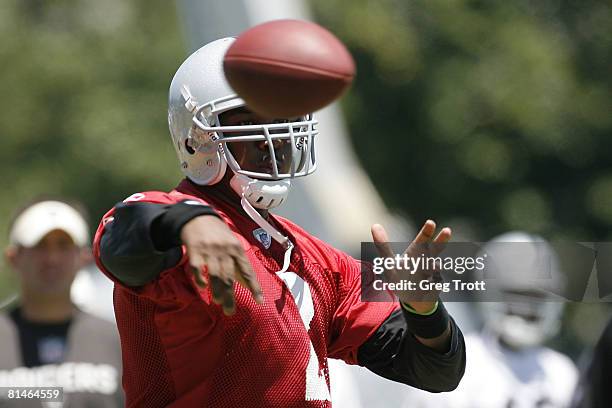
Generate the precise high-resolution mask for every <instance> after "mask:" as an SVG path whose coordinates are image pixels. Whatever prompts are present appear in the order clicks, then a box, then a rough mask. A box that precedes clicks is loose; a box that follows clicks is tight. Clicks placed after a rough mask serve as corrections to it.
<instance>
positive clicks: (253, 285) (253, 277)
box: [234, 253, 263, 304]
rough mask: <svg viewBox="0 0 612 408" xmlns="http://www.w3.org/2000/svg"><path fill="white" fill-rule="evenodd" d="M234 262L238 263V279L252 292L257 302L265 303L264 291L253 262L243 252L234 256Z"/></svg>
mask: <svg viewBox="0 0 612 408" xmlns="http://www.w3.org/2000/svg"><path fill="white" fill-rule="evenodd" d="M234 262H235V263H236V269H237V270H236V280H237V281H239V282H240V284H242V285H243V286H244V287H245V288H247V289H248V290H249V291H250V292H251V294H252V295H253V298H254V299H255V302H257V303H259V304H261V303H263V292H262V290H261V285H259V281H258V280H257V274H255V271H253V268H252V267H251V263H250V262H249V260H248V259H247V257H246V255H244V253H241V254H238V255H236V256H234Z"/></svg>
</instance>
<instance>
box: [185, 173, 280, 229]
mask: <svg viewBox="0 0 612 408" xmlns="http://www.w3.org/2000/svg"><path fill="white" fill-rule="evenodd" d="M233 176H234V174H233V173H232V172H230V171H227V172H226V173H225V176H223V178H222V179H221V181H219V182H218V183H217V184H215V185H213V186H210V187H206V188H207V189H210V190H211V191H214V194H215V196H216V197H217V198H219V199H221V200H223V201H225V202H227V203H230V204H231V205H232V206H233V207H235V208H236V209H238V210H239V211H243V209H242V205H241V204H240V199H241V197H240V195H238V193H236V192H235V191H234V189H233V188H232V187H231V184H230V181H231V179H232V177H233ZM190 182H191V181H190ZM191 183H192V184H193V185H194V186H195V187H196V188H198V186H197V185H196V184H195V183H193V182H191ZM256 210H257V212H258V213H259V214H260V215H261V216H262V217H263V218H264V219H266V220H269V219H270V213H269V211H268V210H264V209H259V208H256Z"/></svg>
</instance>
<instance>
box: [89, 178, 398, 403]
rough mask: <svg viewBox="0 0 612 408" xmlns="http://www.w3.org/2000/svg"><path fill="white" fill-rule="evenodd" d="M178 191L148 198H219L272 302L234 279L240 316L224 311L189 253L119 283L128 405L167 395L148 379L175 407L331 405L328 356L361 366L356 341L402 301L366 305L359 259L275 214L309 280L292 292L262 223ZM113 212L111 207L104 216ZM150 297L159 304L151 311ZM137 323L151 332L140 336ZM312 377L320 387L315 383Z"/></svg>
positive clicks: (185, 189) (294, 261) (184, 188)
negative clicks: (262, 234)
mask: <svg viewBox="0 0 612 408" xmlns="http://www.w3.org/2000/svg"><path fill="white" fill-rule="evenodd" d="M177 190H179V191H178V192H173V193H170V194H166V193H159V192H154V193H143V194H142V199H141V201H149V202H164V203H172V202H178V201H182V200H185V199H199V200H203V201H204V202H207V203H209V204H211V205H213V207H214V208H215V210H216V211H217V212H218V213H219V214H220V215H221V216H222V218H223V219H224V220H225V222H226V223H227V224H228V225H229V226H230V228H232V229H233V230H234V232H235V233H236V234H237V236H238V238H239V239H240V240H241V242H242V245H243V248H244V249H245V252H246V254H247V257H248V259H249V261H250V263H251V265H252V267H253V269H254V271H255V272H256V274H257V278H258V280H259V283H260V285H261V287H262V289H263V293H264V299H265V300H264V303H263V304H262V305H257V304H256V303H255V302H254V300H253V299H252V296H251V294H250V293H249V292H248V291H247V290H246V289H245V288H243V287H242V286H241V285H237V284H236V285H235V297H236V313H235V314H234V315H233V316H230V317H226V316H224V315H223V313H222V310H221V308H220V307H219V306H217V305H215V304H214V303H213V302H212V299H211V295H210V292H209V291H208V290H207V289H200V288H199V287H198V286H197V285H196V284H195V282H194V278H193V276H192V274H191V273H190V272H188V269H187V267H186V261H187V259H186V257H183V259H182V260H181V262H180V263H179V264H178V265H177V266H176V267H174V268H172V269H170V270H167V271H164V272H162V274H161V275H160V276H159V277H158V279H156V280H155V281H153V282H151V283H149V284H147V285H145V286H143V287H140V288H136V289H134V288H125V287H123V286H121V285H120V283H119V282H116V288H117V290H116V291H117V297H116V304H115V309H116V313H115V314H116V316H117V320H118V322H119V332H120V335H121V338H122V345H123V355H124V360H126V361H125V363H124V364H126V363H127V364H126V368H127V369H126V370H125V372H124V386H125V390H126V394H127V395H128V401H140V402H142V403H140V402H139V403H137V404H132V405H130V404H129V402H128V406H147V407H148V406H158V405H156V404H157V403H156V402H155V403H153V402H152V403H151V405H148V400H147V398H149V397H154V398H155V399H156V400H157V399H159V397H157V396H154V395H149V394H147V391H146V386H147V384H160V387H161V390H160V392H162V395H163V396H164V398H174V401H173V403H172V404H170V405H169V406H172V407H245V408H248V407H329V406H331V403H330V401H328V400H326V398H325V397H324V396H325V395H326V394H327V393H328V389H329V375H328V369H327V357H335V358H341V359H344V360H345V361H347V362H349V363H353V364H354V363H356V355H357V349H358V347H359V346H360V345H361V344H363V342H364V341H365V340H366V339H367V338H368V337H369V336H370V335H371V334H373V333H374V332H375V331H376V329H377V328H378V327H379V326H380V324H381V323H382V322H383V321H384V320H385V318H386V317H387V316H388V315H389V314H390V313H391V312H392V311H393V310H394V309H395V308H396V306H395V304H394V303H392V302H389V303H361V302H360V298H359V295H360V292H359V286H360V285H359V282H360V280H359V272H360V271H359V264H358V263H357V262H356V261H355V260H353V259H352V258H350V257H348V256H347V255H345V254H343V253H341V252H339V251H337V250H334V249H333V248H331V247H329V246H327V245H326V244H324V243H323V242H321V241H319V240H317V239H315V238H313V237H312V236H310V235H309V234H307V233H306V232H305V231H303V230H301V229H300V228H299V227H297V226H295V225H293V224H291V223H290V222H288V221H287V220H284V219H282V218H280V217H277V218H275V221H276V222H277V224H279V228H280V229H282V232H283V233H285V234H287V235H288V236H289V237H290V239H291V240H292V242H294V244H295V245H296V248H295V250H294V252H293V255H292V258H291V264H290V268H289V271H290V272H293V273H295V275H297V276H298V277H299V280H297V282H298V283H301V284H302V287H299V288H298V289H299V290H301V292H299V290H298V292H299V293H301V295H298V296H297V297H296V298H294V296H293V295H292V293H291V290H290V288H289V287H288V286H287V285H286V284H285V283H284V282H283V280H282V279H281V278H280V277H279V276H277V274H276V273H275V272H276V271H278V270H280V269H281V268H280V266H279V263H281V262H282V259H283V254H284V251H283V250H282V248H281V247H280V246H279V245H278V244H277V243H276V242H273V243H272V246H271V247H270V248H269V249H265V248H264V247H263V246H262V245H261V244H260V243H259V242H258V241H257V240H256V239H255V238H254V236H253V231H254V230H256V229H258V228H259V226H258V225H256V224H255V223H254V222H253V221H251V220H250V219H249V218H247V217H246V216H245V215H243V214H242V213H241V210H240V209H236V208H235V207H233V206H231V205H229V204H228V203H226V202H224V201H222V200H219V199H217V197H215V196H214V195H207V194H205V191H206V190H204V189H203V190H199V189H195V187H193V186H192V185H191V184H186V183H185V182H183V183H182V184H181V185H180V186H179V188H178V189H177ZM109 217H112V211H111V212H109V213H108V214H107V215H106V216H105V218H106V219H108V218H109ZM105 222H108V221H104V220H103V221H102V223H101V225H100V227H99V229H98V232H97V234H96V239H95V242H94V253H95V254H96V258H97V260H98V264H99V266H100V267H101V268H102V269H103V270H104V265H102V264H101V262H100V261H99V242H100V237H101V235H102V233H103V232H104V224H105ZM105 273H106V274H107V275H108V276H109V277H110V278H111V279H114V278H113V276H112V274H110V273H109V272H108V271H105ZM306 289H309V291H310V297H308V296H307V290H306ZM310 300H311V302H312V305H313V307H312V309H313V314H312V315H311V319H309V320H308V321H307V322H304V321H303V318H302V315H301V314H300V310H301V309H304V308H306V309H307V308H308V307H307V306H308V305H307V304H308V303H309V301H310ZM139 301H141V302H142V303H141V304H140V303H139ZM135 304H139V306H138V307H135ZM147 304H148V305H150V304H154V306H149V307H145V308H144V309H143V305H147ZM151 314H153V316H151ZM305 323H307V325H308V326H309V328H308V330H307V328H306V326H305ZM142 326H147V327H146V328H143V327H142ZM134 330H139V331H140V333H141V334H145V333H146V336H150V337H151V338H152V339H150V340H144V339H140V335H139V334H136V333H134ZM156 339H159V340H156ZM311 343H312V346H311ZM136 349H139V350H138V351H137V352H136V354H132V353H134V352H135V350H136ZM313 349H314V352H315V354H316V356H315V357H316V361H318V367H317V368H318V370H315V371H318V373H316V372H315V373H314V375H315V376H317V377H318V380H317V379H315V380H317V381H310V382H309V381H307V379H306V376H307V367H308V364H309V361H310V360H309V359H310V358H311V350H313ZM164 355H165V360H164V357H163V356H164ZM315 357H313V358H315ZM151 359H152V360H157V362H155V363H152V362H151V361H150V360H151ZM316 361H315V364H316ZM311 363H312V361H311ZM311 375H312V372H311ZM310 379H311V380H312V378H310ZM307 384H310V385H307ZM313 384H314V387H315V388H316V387H318V389H312V387H313ZM156 386H157V385H156ZM169 387H170V388H171V389H170V390H169ZM309 387H310V388H309ZM151 388H155V387H151ZM143 393H144V394H143ZM313 395H314V398H313V397H312V396H313ZM141 396H144V398H141ZM308 396H310V399H309V397H308ZM130 397H131V399H130ZM139 398H140V399H139Z"/></svg>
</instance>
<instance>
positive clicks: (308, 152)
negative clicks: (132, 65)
mask: <svg viewBox="0 0 612 408" xmlns="http://www.w3.org/2000/svg"><path fill="white" fill-rule="evenodd" d="M233 41H234V38H223V39H220V40H216V41H213V42H211V43H208V44H206V45H205V46H203V47H202V48H200V49H198V50H197V51H196V52H194V53H193V54H191V55H190V56H189V57H188V58H187V59H186V60H185V62H183V64H182V65H181V66H180V67H179V69H178V71H177V72H176V74H175V75H174V78H173V79H172V83H171V85H170V96H169V107H168V124H169V127H170V134H171V136H172V141H173V145H174V148H175V150H176V153H177V155H178V158H179V161H180V163H181V170H182V171H183V173H184V174H185V175H186V176H187V177H188V178H189V179H191V180H192V181H193V182H194V183H196V184H200V185H212V184H215V183H218V182H219V181H220V180H221V179H222V178H223V176H224V175H225V172H226V169H227V167H228V166H229V167H230V169H231V170H232V171H233V172H234V173H235V174H236V175H241V176H242V177H240V182H239V183H232V186H233V187H234V189H235V190H236V192H237V193H238V194H240V195H242V197H243V198H246V199H247V200H248V202H249V203H250V204H251V205H253V206H254V207H256V208H265V209H268V208H273V207H275V206H277V205H279V204H281V203H282V202H283V201H284V200H285V198H286V196H287V194H288V191H289V186H290V181H289V179H291V178H293V177H300V176H305V175H307V174H310V173H312V172H313V171H314V170H315V169H316V157H315V136H316V135H317V133H318V132H317V129H316V125H317V122H316V121H315V120H313V118H312V115H306V116H304V117H302V118H299V119H298V120H297V121H289V122H285V121H281V122H280V123H278V121H275V122H271V123H267V124H255V125H253V124H248V125H239V126H224V124H223V123H221V120H220V116H221V115H222V114H223V113H224V112H228V111H230V110H232V109H238V108H241V107H244V106H245V102H244V101H243V100H242V99H241V98H240V97H238V96H237V95H236V94H235V93H234V91H233V90H232V89H231V88H230V86H229V84H228V83H227V81H226V79H225V75H224V72H223V57H224V55H225V53H226V51H227V49H228V48H229V47H230V45H231V44H232V43H233ZM296 98H299V95H296ZM279 140H280V141H282V142H283V143H290V145H291V149H290V150H291V157H290V163H289V165H288V166H286V168H285V169H280V168H279V166H278V164H277V163H278V160H277V155H276V152H275V148H274V146H275V142H276V143H278V141H279ZM258 141H262V142H266V146H267V148H268V149H269V151H268V154H267V155H266V158H267V159H266V160H269V165H268V166H266V168H267V169H269V171H265V172H264V171H258V170H257V169H243V168H241V167H240V164H239V163H238V161H237V160H236V158H235V157H234V155H233V154H232V148H231V146H230V145H231V144H233V143H243V142H258ZM247 187H248V188H247ZM246 190H248V194H247V195H246V196H245V195H244V193H245V191H246ZM270 194H272V195H273V197H272V196H270V197H269V195H270Z"/></svg>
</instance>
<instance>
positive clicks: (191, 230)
mask: <svg viewBox="0 0 612 408" xmlns="http://www.w3.org/2000/svg"><path fill="white" fill-rule="evenodd" d="M181 240H182V241H183V244H184V245H185V247H186V248H187V255H188V257H189V265H190V266H191V268H192V271H193V273H194V276H195V280H196V283H197V284H198V285H199V286H200V287H206V286H207V285H208V286H210V290H211V292H212V298H213V302H215V303H216V304H218V305H221V306H222V307H223V313H225V314H226V315H228V316H229V315H232V314H234V312H235V300H234V281H237V282H239V283H240V284H242V285H243V286H244V287H245V288H247V289H248V290H249V291H250V292H251V293H252V294H253V298H254V299H255V301H256V302H257V303H262V302H263V294H262V291H261V287H260V285H259V282H258V281H257V277H256V275H255V272H254V271H253V268H251V264H250V263H249V260H248V259H247V257H246V254H245V253H244V250H243V249H242V245H241V244H240V241H239V240H238V238H236V236H234V233H233V232H232V231H231V230H230V229H229V228H228V226H227V225H226V224H225V223H224V222H223V221H221V220H220V219H219V218H218V217H215V216H210V215H203V216H200V217H196V218H193V219H192V220H190V221H189V222H188V223H187V224H185V226H184V227H183V229H182V230H181ZM204 268H206V269H207V271H208V283H207V282H206V279H205V277H204Z"/></svg>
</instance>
